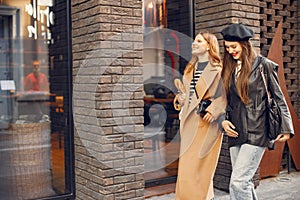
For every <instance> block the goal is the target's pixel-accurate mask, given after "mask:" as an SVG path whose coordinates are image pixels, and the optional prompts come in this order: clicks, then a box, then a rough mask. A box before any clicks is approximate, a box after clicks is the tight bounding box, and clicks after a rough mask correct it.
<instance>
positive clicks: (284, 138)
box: [275, 133, 290, 142]
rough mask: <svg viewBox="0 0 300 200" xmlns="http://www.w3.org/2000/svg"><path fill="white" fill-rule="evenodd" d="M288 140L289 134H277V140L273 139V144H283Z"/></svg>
mask: <svg viewBox="0 0 300 200" xmlns="http://www.w3.org/2000/svg"><path fill="white" fill-rule="evenodd" d="M288 139H290V134H289V133H282V134H279V135H278V136H277V138H276V139H275V142H285V141H287V140H288Z"/></svg>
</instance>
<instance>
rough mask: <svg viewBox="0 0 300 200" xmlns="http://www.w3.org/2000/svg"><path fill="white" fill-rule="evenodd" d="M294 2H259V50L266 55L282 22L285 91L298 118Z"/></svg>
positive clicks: (272, 0) (297, 70) (264, 0)
mask: <svg viewBox="0 0 300 200" xmlns="http://www.w3.org/2000/svg"><path fill="white" fill-rule="evenodd" d="M297 6H299V5H297V1H296V0H280V1H279V0H260V26H261V32H260V49H261V54H262V55H264V56H267V55H268V52H269V48H270V46H271V43H272V38H273V37H274V34H275V32H276V28H277V26H278V24H279V22H280V21H281V20H282V29H283V31H282V45H283V46H282V48H283V67H284V75H285V81H286V86H287V90H288V93H289V97H290V99H291V103H292V105H293V106H294V108H295V111H296V113H297V114H298V117H300V112H299V93H298V92H299V77H300V73H299V67H298V62H299V61H298V55H299V54H298V53H299V50H298V46H297V45H298V42H297V40H298V32H297V28H298V21H297V17H298V10H297Z"/></svg>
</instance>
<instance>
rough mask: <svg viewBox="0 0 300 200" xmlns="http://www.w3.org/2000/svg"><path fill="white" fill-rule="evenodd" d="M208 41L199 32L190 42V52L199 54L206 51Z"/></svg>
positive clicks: (195, 54)
mask: <svg viewBox="0 0 300 200" xmlns="http://www.w3.org/2000/svg"><path fill="white" fill-rule="evenodd" d="M207 48H208V43H207V41H206V40H205V39H204V38H203V36H202V35H201V34H198V35H197V36H196V38H195V40H194V42H193V43H192V54H193V55H194V56H199V55H201V54H204V53H206V52H207Z"/></svg>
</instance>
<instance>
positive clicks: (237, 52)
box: [224, 41, 243, 60]
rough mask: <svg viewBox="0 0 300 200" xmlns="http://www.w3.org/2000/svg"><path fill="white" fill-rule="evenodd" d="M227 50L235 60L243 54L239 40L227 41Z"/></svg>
mask: <svg viewBox="0 0 300 200" xmlns="http://www.w3.org/2000/svg"><path fill="white" fill-rule="evenodd" d="M224 44H225V49H226V51H227V52H228V53H229V54H230V55H231V56H232V57H233V59H235V60H240V59H241V55H242V51H243V49H242V45H241V44H240V43H239V42H231V41H225V43H224Z"/></svg>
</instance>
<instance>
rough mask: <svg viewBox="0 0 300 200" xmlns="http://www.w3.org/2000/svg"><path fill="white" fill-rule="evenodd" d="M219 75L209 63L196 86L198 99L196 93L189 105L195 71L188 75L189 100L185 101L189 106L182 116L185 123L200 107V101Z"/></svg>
mask: <svg viewBox="0 0 300 200" xmlns="http://www.w3.org/2000/svg"><path fill="white" fill-rule="evenodd" d="M217 74H218V70H217V69H216V68H215V67H213V66H212V65H211V64H210V63H208V64H207V66H206V67H205V68H204V71H203V73H202V75H201V76H200V78H199V80H198V82H197V84H196V90H197V93H198V99H197V96H196V94H195V93H194V94H193V96H192V100H191V103H190V104H189V94H190V88H189V83H190V82H191V80H192V78H193V71H191V72H190V73H189V74H187V75H186V81H187V83H186V84H187V85H186V90H187V91H188V92H187V99H186V101H185V105H188V106H187V108H185V109H184V112H183V115H182V122H183V123H184V121H185V120H186V118H187V117H188V116H189V114H191V112H192V111H194V109H195V108H196V107H197V106H198V105H199V103H200V101H201V100H202V98H203V96H204V95H205V93H206V92H207V90H208V88H209V87H210V85H211V84H212V83H213V81H214V79H215V77H216V75H217Z"/></svg>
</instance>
